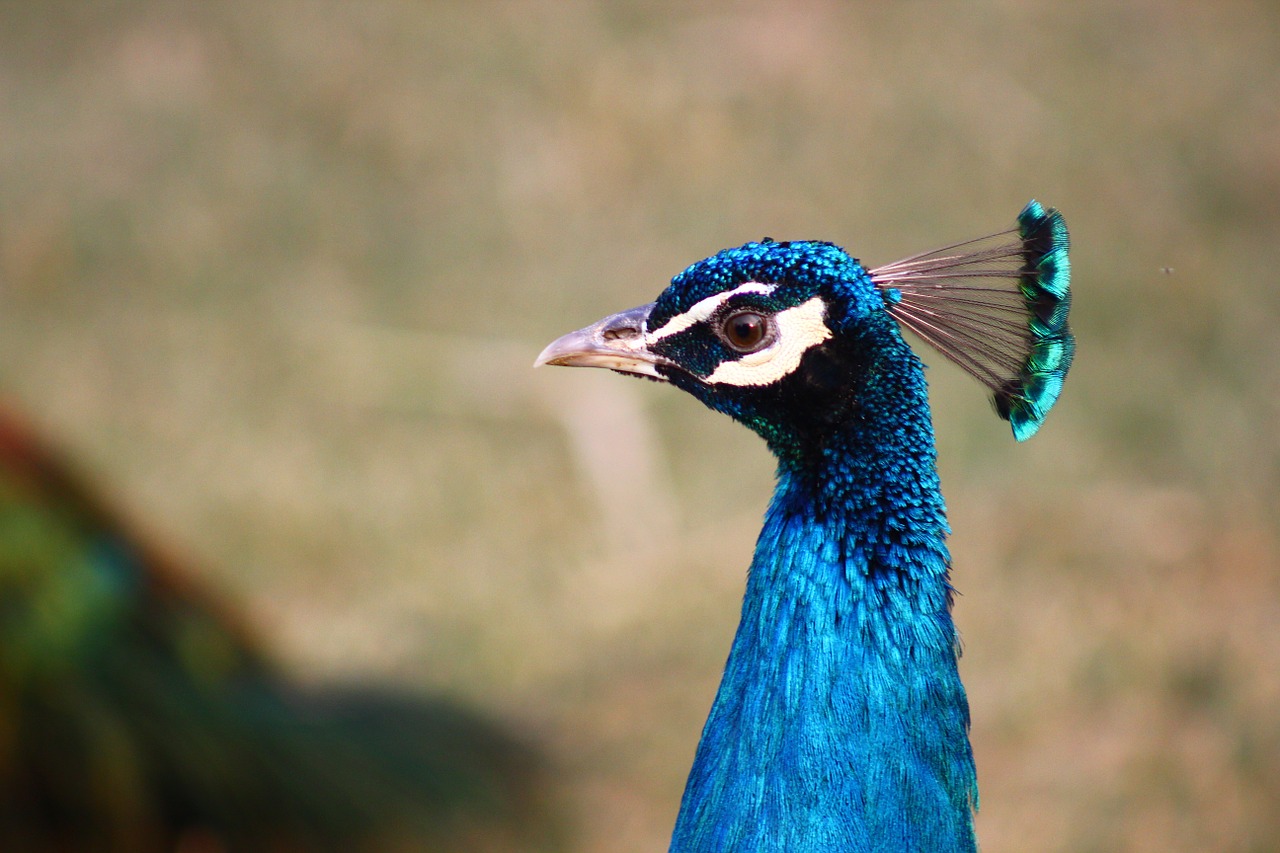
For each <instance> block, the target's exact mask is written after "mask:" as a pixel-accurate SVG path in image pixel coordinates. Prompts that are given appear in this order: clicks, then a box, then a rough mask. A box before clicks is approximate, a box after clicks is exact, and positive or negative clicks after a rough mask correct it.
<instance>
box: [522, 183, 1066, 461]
mask: <svg viewBox="0 0 1280 853" xmlns="http://www.w3.org/2000/svg"><path fill="white" fill-rule="evenodd" d="M1069 244H1070V240H1069V238H1068V235H1067V226H1066V223H1065V222H1064V221H1063V219H1062V214H1060V213H1059V212H1058V211H1057V210H1054V209H1053V208H1048V209H1046V208H1044V207H1042V206H1041V205H1040V204H1039V203H1038V202H1036V201H1034V200H1033V201H1030V202H1028V203H1027V205H1026V207H1024V208H1023V209H1022V212H1021V213H1019V214H1018V218H1017V223H1016V225H1015V226H1014V227H1012V228H1009V229H1006V230H1004V231H998V232H996V233H994V234H988V235H987V236H985V237H978V238H976V239H973V240H965V241H962V242H959V243H953V244H951V245H949V246H944V247H942V248H940V249H935V250H933V251H930V252H921V253H920V254H917V255H912V256H911V257H909V258H905V259H903V260H901V261H895V262H894V263H890V264H885V265H884V266H879V267H875V268H874V269H871V270H866V269H863V267H862V265H861V264H860V263H858V261H856V260H854V259H853V258H852V257H850V256H849V255H848V254H847V253H846V252H845V251H844V250H843V249H840V248H839V247H837V246H834V245H832V244H831V243H821V242H810V241H803V242H791V243H777V242H774V241H773V240H762V241H761V242H759V243H748V244H747V245H745V246H740V247H738V248H736V249H725V250H724V251H723V252H720V253H719V254H716V255H714V256H712V257H710V258H707V259H706V260H704V261H699V262H698V263H696V264H694V265H693V266H691V267H689V268H688V269H687V270H685V271H684V272H682V273H680V275H678V276H676V277H675V278H674V279H672V281H671V286H670V287H668V288H667V289H666V290H665V291H663V292H662V295H661V296H659V297H658V300H657V301H656V302H653V303H651V304H649V305H642V306H640V307H639V308H633V309H632V310H630V311H624V312H622V313H621V314H614V315H613V316H611V317H606V318H604V319H603V320H601V321H600V322H598V323H595V324H593V325H591V326H588V327H586V328H585V329H579V330H578V331H576V332H571V333H570V334H567V335H565V336H564V337H562V338H560V339H559V340H556V341H554V342H553V343H552V344H551V345H550V346H549V347H547V348H546V349H545V350H543V352H542V355H540V356H539V357H538V360H537V362H536V363H535V366H536V365H539V364H562V365H568V366H571V367H607V368H611V369H613V370H617V371H619V372H622V373H630V374H636V375H639V376H647V377H649V378H651V379H657V380H660V381H664V382H670V383H671V384H673V385H676V386H678V387H680V388H683V389H684V390H686V391H688V392H689V393H690V394H693V395H694V396H695V397H697V398H698V399H700V400H702V401H703V402H704V403H706V404H707V405H708V406H711V407H712V408H713V409H717V410H719V411H722V412H725V413H727V414H729V415H732V416H733V417H735V418H737V419H738V420H740V421H742V422H743V423H745V424H747V425H748V426H750V427H751V428H752V429H754V430H755V431H756V432H758V433H760V434H761V435H763V436H764V437H765V439H766V440H767V441H768V442H769V444H770V445H771V446H772V447H773V449H774V450H775V452H777V453H778V454H779V455H780V456H782V457H783V458H784V459H787V458H788V457H791V458H796V454H797V453H799V454H800V456H803V455H804V451H806V449H815V448H816V449H818V450H819V451H822V452H825V442H824V440H823V439H825V438H826V437H827V436H828V435H830V434H831V431H832V428H833V425H834V424H844V425H853V426H854V427H855V428H856V429H859V430H865V429H879V430H880V435H881V437H884V438H889V439H893V438H894V437H895V436H898V437H901V436H902V435H903V434H904V429H905V428H906V427H907V425H908V424H907V422H909V421H913V422H915V423H916V424H917V425H918V424H919V423H920V421H921V417H920V415H921V414H923V415H924V419H925V420H927V404H926V402H925V390H924V379H923V376H922V374H921V371H920V366H919V362H918V361H917V360H916V358H915V356H914V355H913V354H912V353H911V351H910V349H909V348H908V347H907V346H906V344H905V343H904V342H903V340H902V337H901V334H900V333H899V325H901V326H902V327H905V328H907V329H910V330H911V331H912V332H914V333H915V334H916V335H917V336H919V337H920V338H921V339H923V340H924V341H926V342H927V343H929V344H930V345H932V346H933V347H934V348H935V349H937V350H938V351H939V352H940V353H942V354H943V355H944V356H946V357H947V358H948V359H950V360H951V361H952V362H953V363H955V364H956V365H957V366H959V367H960V368H961V369H962V370H964V371H965V372H967V373H968V374H969V375H971V376H972V377H973V378H974V379H976V380H978V382H980V383H982V384H983V385H984V386H986V388H987V390H988V391H989V392H990V393H991V400H992V403H993V404H994V405H995V409H996V413H997V414H999V415H1000V417H1001V418H1003V419H1005V420H1007V421H1009V423H1010V425H1011V426H1012V427H1013V435H1014V437H1015V438H1017V439H1018V440H1019V441H1022V440H1024V439H1027V438H1030V437H1031V436H1032V435H1034V434H1035V433H1036V431H1037V430H1038V429H1039V428H1040V425H1041V424H1042V423H1043V422H1044V419H1045V416H1046V415H1047V414H1048V413H1049V410H1050V409H1051V408H1052V407H1053V405H1054V403H1055V402H1056V401H1057V399H1058V395H1059V393H1060V392H1061V391H1062V383H1063V380H1064V379H1065V378H1066V375H1067V371H1068V369H1070V367H1071V362H1072V358H1073V356H1074V354H1075V337H1074V336H1073V335H1072V334H1071V329H1070V327H1069V325H1068V322H1067V315H1068V312H1069V311H1070V308H1071V263H1070V260H1069V258H1068V251H1069ZM873 422H874V423H873ZM907 431H909V430H907ZM815 439H816V443H815Z"/></svg>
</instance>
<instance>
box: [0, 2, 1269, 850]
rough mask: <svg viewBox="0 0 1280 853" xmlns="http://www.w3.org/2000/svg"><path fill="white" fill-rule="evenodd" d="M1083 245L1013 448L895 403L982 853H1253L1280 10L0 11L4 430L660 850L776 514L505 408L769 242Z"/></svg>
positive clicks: (565, 399)
mask: <svg viewBox="0 0 1280 853" xmlns="http://www.w3.org/2000/svg"><path fill="white" fill-rule="evenodd" d="M1033 196H1034V197H1036V198H1038V199H1040V200H1041V201H1043V202H1044V203H1046V204H1051V205H1054V206H1057V207H1059V208H1060V209H1061V210H1062V211H1063V212H1064V213H1065V214H1066V217H1067V221H1068V224H1069V226H1070V228H1071V233H1072V239H1073V254H1072V260H1073V266H1074V272H1075V276H1074V278H1075V281H1074V285H1075V306H1074V319H1073V325H1074V327H1075V329H1076V332H1077V335H1078V339H1079V355H1078V359H1077V362H1076V365H1075V367H1074V368H1073V371H1072V374H1071V376H1070V378H1069V380H1068V383H1067V386H1066V390H1065V393H1064V394H1063V397H1062V400H1061V402H1060V403H1059V407H1058V409H1057V410H1056V411H1055V412H1054V414H1053V416H1052V417H1051V418H1050V419H1049V422H1048V424H1047V426H1046V428H1045V429H1044V430H1043V432H1042V433H1041V434H1040V435H1039V436H1037V437H1036V438H1035V439H1034V440H1033V441H1031V442H1030V443H1028V444H1026V445H1023V446H1018V445H1015V443H1014V442H1013V441H1012V439H1011V438H1010V437H1009V435H1008V429H1007V426H1006V425H1004V424H1002V423H1000V422H999V421H997V420H996V419H995V418H994V416H992V414H991V412H990V409H989V405H988V404H987V403H986V402H985V401H984V400H983V393H982V392H981V389H980V388H979V387H978V386H977V385H976V384H974V383H973V382H971V381H970V380H968V379H967V378H966V377H964V376H963V374H961V373H959V372H958V371H957V370H955V369H952V368H951V367H949V366H948V365H945V364H943V363H941V362H942V360H941V358H939V357H937V356H934V355H933V354H932V353H926V357H927V360H928V361H929V362H930V363H931V364H933V365H934V369H933V370H932V371H931V373H930V379H931V384H932V390H933V399H934V410H935V419H936V422H937V427H938V434H939V445H940V447H939V451H940V456H941V466H942V474H943V484H944V488H945V491H946V494H947V497H948V502H949V505H950V508H951V515H952V525H953V527H954V528H955V531H956V533H955V536H954V537H953V540H952V544H953V556H954V564H955V583H956V585H957V586H958V587H959V589H960V590H961V592H962V593H963V596H962V597H961V598H960V599H959V602H958V605H957V620H958V622H959V625H960V628H961V631H962V632H963V635H964V637H965V642H966V654H965V657H964V659H963V661H962V671H963V674H964V677H965V680H966V683H967V685H968V687H969V691H970V698H971V702H972V705H973V714H974V728H973V739H974V747H975V751H976V754H977V760H978V768H979V777H980V782H981V787H982V797H983V800H982V802H983V806H982V810H981V812H980V813H979V816H978V828H979V834H980V837H981V839H982V843H983V849H984V850H985V851H987V853H1002V851H1120V850H1123V851H1176V850H1188V851H1190V850H1206V849H1212V850H1219V851H1269V850H1275V849H1280V429H1277V426H1276V424H1277V422H1278V421H1280V334H1277V328H1280V286H1278V285H1277V282H1276V270H1278V269H1280V8H1278V7H1276V6H1275V4H1271V3H1247V2H1229V3H1217V4H1212V5H1210V4H1201V3H1194V2H1145V3H1105V2H1081V3H1074V4H1064V3H1058V4H1024V3H1014V2H983V3H927V2H913V3H902V4H892V5H890V4H883V5H881V4H845V3H838V2H825V3H824V2H791V3H768V4H766V3H760V4H750V3H701V4H685V3H636V2H618V3H608V4H604V3H600V4H596V3H588V2H556V3H550V2H545V3H535V2H511V3H487V2H481V3H474V2H465V3H464V2H447V3H446V2H419V3H410V2H379V3H358V4H357V3H342V2H336V0H335V2H301V0H298V1H297V2H295V1H294V0H282V2H272V3H259V2H249V1H248V0H246V2H205V3H196V2H190V3H178V2H145V0H134V2H125V0H121V2H96V3H83V2H41V3H28V2H18V0H4V2H0V392H2V393H3V394H4V395H5V396H6V397H7V398H8V399H10V400H11V401H12V403H13V405H14V406H16V407H18V408H20V409H22V410H24V411H25V412H27V413H28V414H29V415H30V416H31V417H33V418H34V419H35V420H36V421H37V422H38V423H39V424H41V425H42V426H43V428H44V429H45V430H46V431H47V433H48V434H49V435H50V436H51V437H52V438H54V439H56V440H57V441H58V442H60V443H61V444H62V445H63V446H64V447H66V448H68V449H69V450H71V451H73V452H74V453H75V454H76V456H77V457H78V458H79V459H80V460H81V461H82V463H84V465H85V466H86V467H87V468H88V470H89V471H90V472H92V474H93V475H94V478H95V480H96V481H97V482H98V483H100V484H109V485H110V486H111V488H112V490H113V494H114V495H115V496H116V497H117V499H118V500H119V501H120V502H121V503H122V504H123V505H124V506H125V507H126V509H127V510H128V513H129V514H130V515H131V516H132V517H134V518H136V519H138V520H139V521H140V522H141V523H142V526H143V527H144V528H146V529H147V530H149V531H151V532H152V533H153V534H154V535H156V536H157V537H158V538H160V539H161V540H163V541H164V542H166V543H167V544H169V545H171V546H173V547H177V548H179V549H181V550H182V551H183V552H184V553H187V554H190V555H192V558H193V560H194V562H195V564H196V565H198V566H200V567H201V573H202V575H204V576H207V577H208V578H209V579H210V582H211V583H213V584H214V585H216V586H217V587H218V588H220V589H222V590H224V591H227V592H228V593H229V594H230V595H231V597H232V598H233V599H234V600H236V601H238V602H240V603H241V604H243V606H244V607H245V608H246V609H247V610H248V612H249V613H250V614H251V618H252V621H253V623H254V624H255V625H256V626H257V627H258V629H259V632H260V634H261V635H262V636H263V637H264V638H265V641H266V643H267V644H268V646H269V647H270V648H271V649H272V651H273V652H275V653H276V654H277V655H278V656H279V657H280V658H281V659H282V660H284V661H285V662H286V663H287V664H288V665H289V666H290V667H291V668H292V669H293V670H294V671H296V672H298V673H300V674H301V675H302V676H304V677H306V678H309V679H324V678H332V677H347V676H358V677H362V678H370V679H380V680H383V681H387V682H391V683H396V684H401V685H404V686H407V687H410V688H412V689H415V690H423V691H443V692H447V693H450V694H452V695H455V696H459V697H462V698H463V699H465V700H466V701H468V702H470V703H472V704H474V705H476V706H479V707H482V708H485V709H487V710H489V711H491V712H493V713H495V714H497V715H500V716H501V717H503V718H505V719H507V720H509V721H511V722H512V723H513V724H514V725H516V726H518V727H519V728H521V729H522V730H524V731H527V732H529V733H531V734H532V735H533V736H534V737H535V738H536V739H537V740H538V741H539V742H541V743H543V744H544V745H545V747H546V748H547V749H548V750H549V751H550V753H551V754H552V755H553V757H554V759H555V761H556V764H557V767H558V776H559V778H561V779H562V780H563V788H564V791H563V794H564V796H565V799H566V801H567V802H568V803H569V807H570V809H571V812H572V819H573V821H574V827H575V833H574V834H575V837H576V838H577V839H578V841H579V846H578V848H577V849H578V850H581V851H631V850H636V851H639V850H656V849H665V844H666V839H667V837H668V834H669V832H670V827H671V824H672V822H673V820H674V816H675V811H676V807H677V804H678V801H679V796H680V793H681V790H682V786H683V783H684V776H685V773H686V771H687V769H688V766H689V763H690V761H691V758H692V754H693V747H694V744H695V742H696V739H697V736H698V734H699V730H700V727H701V724H702V720H703V716H704V714H705V712H706V709H707V707H708V706H709V703H710V700H711V695H712V693H713V691H714V688H715V685H716V683H717V681H718V677H719V671H720V667H721V664H722V663H723V659H724V655H725V653H726V651H727V649H728V644H729V640H730V637H731V634H732V630H733V627H734V625H735V622H736V618H737V612H738V604H739V598H740V595H741V586H742V576H743V572H744V569H745V566H746V564H747V561H748V559H749V556H750V551H751V547H752V544H753V539H754V535H755V532H756V530H757V529H758V524H759V519H760V515H761V512H762V510H763V508H764V505H765V502H766V500H767V496H768V493H769V490H770V484H771V479H772V465H771V460H770V458H769V457H768V454H767V452H766V451H765V449H764V447H763V445H762V444H761V443H760V442H758V440H756V439H755V438H754V437H753V436H751V435H749V434H748V433H747V431H746V430H744V429H741V428H740V427H737V426H735V425H734V424H732V423H730V422H729V421H728V420H726V419H723V418H720V417H718V416H716V415H713V414H712V413H710V412H707V411H705V410H703V409H702V408H701V407H700V406H698V405H697V404H696V403H694V402H692V401H691V400H688V399H686V398H684V396H683V395H680V394H678V393H677V392H675V391H673V390H671V389H669V388H661V387H658V386H656V385H651V384H649V383H640V382H631V381H626V380H623V379H621V378H619V377H615V376H610V375H607V374H599V375H597V374H596V372H588V371H572V372H571V371H550V370H547V371H539V372H537V373H534V372H533V371H531V370H530V369H529V366H530V364H531V363H532V360H533V358H534V356H535V355H536V354H537V352H538V351H539V350H540V349H541V347H542V346H543V345H544V344H545V343H546V342H547V341H549V340H550V339H551V338H553V337H555V336H556V335H559V334H560V333H562V332H564V331H568V330H569V329H572V328H576V327H578V326H580V325H584V324H585V323H587V322H589V321H592V320H595V319H596V318H598V317H599V316H601V315H603V314H605V313H608V312H612V311H615V310H619V309H622V308H627V307H630V306H632V305H635V304H638V303H640V302H645V301H648V300H650V299H652V298H653V297H654V296H655V295H656V294H657V293H658V291H659V290H660V289H661V288H662V287H663V285H664V283H665V282H666V280H667V279H668V278H669V277H670V276H671V275H672V274H674V273H676V272H678V271H679V270H680V269H682V268H683V267H684V266H685V265H687V264H688V263H690V262H692V261H695V260H698V259H699V258H702V257H704V256H706V255H708V254H710V253H712V252H714V251H716V250H718V249H720V248H723V247H725V246H729V245H736V244H739V243H742V242H745V241H747V240H749V239H756V238H760V237H763V236H765V235H769V236H773V237H776V238H778V239H786V238H816V239H831V240H834V241H836V242H838V243H841V244H842V245H844V246H846V247H848V248H849V249H850V251H851V252H853V253H854V254H855V255H857V256H859V257H861V258H863V259H865V260H866V261H867V262H869V263H882V262H886V261H889V260H892V259H894V258H896V257H898V256H902V255H905V254H909V253H911V252H914V251H918V250H921V249H926V248H930V247H932V246H934V245H938V244H942V243H945V242H951V241H953V240H957V239H963V238H966V237H970V236H976V235H978V234H981V233H986V232H988V231H994V230H998V229H1000V228H1003V227H1005V226H1006V225H1007V224H1008V223H1010V222H1011V221H1012V218H1013V216H1014V215H1015V214H1016V213H1017V211H1018V210H1019V209H1020V208H1021V206H1022V205H1023V204H1024V203H1025V202H1026V200H1027V199H1028V198H1031V197H1033Z"/></svg>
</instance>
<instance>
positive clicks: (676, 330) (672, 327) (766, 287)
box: [644, 281, 778, 344]
mask: <svg viewBox="0 0 1280 853" xmlns="http://www.w3.org/2000/svg"><path fill="white" fill-rule="evenodd" d="M777 287H778V286H777V285H776V284H761V283H760V282H758V281H749V282H747V283H746V284H742V285H739V286H738V287H735V288H734V289H733V290H726V291H725V292H724V293H717V294H715V295H713V296H708V297H707V298H706V299H702V300H700V301H698V302H695V303H694V304H693V305H692V306H690V308H689V310H688V311H685V312H684V313H683V314H677V315H675V316H674V317H672V318H671V319H670V320H668V321H667V322H666V324H665V325H664V326H662V327H661V328H659V329H654V330H652V331H646V332H645V336H644V337H645V342H646V343H648V344H652V343H653V342H654V341H660V340H662V339H663V338H669V337H671V336H672V335H678V334H680V333H681V332H683V331H684V330H685V329H688V328H691V327H693V326H696V325H697V324H698V323H701V322H703V321H705V320H710V319H711V315H713V314H715V313H716V311H718V310H720V306H721V305H723V304H724V303H725V302H727V301H728V300H729V299H732V298H733V297H735V296H737V295H739V294H741V293H760V294H763V295H766V296H767V295H768V294H770V293H773V291H774V290H776V289H777Z"/></svg>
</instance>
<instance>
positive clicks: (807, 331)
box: [695, 296, 831, 385]
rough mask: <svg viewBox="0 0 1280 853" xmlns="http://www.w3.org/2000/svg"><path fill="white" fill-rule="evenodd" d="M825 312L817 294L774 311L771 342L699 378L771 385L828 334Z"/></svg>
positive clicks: (829, 335)
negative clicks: (789, 306) (776, 311)
mask: <svg viewBox="0 0 1280 853" xmlns="http://www.w3.org/2000/svg"><path fill="white" fill-rule="evenodd" d="M699 304H701V303H699ZM695 307H696V306H695ZM825 316H826V304H825V303H824V302H823V301H822V298H821V297H817V296H815V297H814V298H813V299H810V300H809V301H808V302H802V303H801V304H799V305H797V306H796V307H794V308H788V309H787V310H785V311H779V312H778V313H777V314H775V315H773V321H774V323H776V324H777V338H776V339H775V340H774V342H773V343H772V344H770V345H769V346H767V347H765V348H764V349H762V350H760V351H759V352H750V353H747V354H746V355H744V356H742V357H741V358H738V359H735V360H733V361H725V362H722V363H721V364H720V366H719V367H717V368H716V369H715V370H713V371H712V372H711V375H710V376H708V377H706V378H705V379H703V380H702V381H703V382H706V383H708V384H710V385H772V384H773V383H774V382H777V381H778V380H779V379H781V378H783V377H784V376H786V375H787V374H788V373H790V372H791V371H793V370H795V369H796V368H797V367H799V366H800V359H801V358H803V357H804V354H805V353H806V352H808V351H809V350H810V349H811V348H813V347H816V346H817V345H818V344H820V343H822V342H823V341H825V340H827V339H828V338H830V337H831V330H830V329H828V328H827V324H826V323H825V322H823V317H825Z"/></svg>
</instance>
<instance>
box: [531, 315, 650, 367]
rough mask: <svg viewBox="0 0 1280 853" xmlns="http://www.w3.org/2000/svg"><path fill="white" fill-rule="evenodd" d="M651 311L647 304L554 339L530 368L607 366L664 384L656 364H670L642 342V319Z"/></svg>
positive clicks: (643, 323) (643, 322)
mask: <svg viewBox="0 0 1280 853" xmlns="http://www.w3.org/2000/svg"><path fill="white" fill-rule="evenodd" d="M652 309H653V303H652V302H650V303H649V304H648V305H641V306H640V307H639V308H632V309H631V310H630V311H623V312H621V313H620V314H613V315H611V316H608V317H605V318H604V319H603V320H600V321H599V322H596V323H592V324H591V325H590V326H587V327H586V328H585V329H579V330H578V331H576V332H570V333H569V334H567V335H565V336H563V337H560V338H556V339H555V340H554V341H552V342H551V344H550V345H549V346H548V347H547V348H546V349H544V350H543V351H542V354H541V355H540V356H538V360H537V361H535V362H534V363H533V366H534V367H541V366H542V365H544V364H557V365H560V366H562V367H607V368H609V369H610V370H617V371H620V372H622V373H638V374H640V375H641V376H649V377H652V378H653V379H660V380H663V381H666V377H665V376H663V375H662V374H661V373H659V372H658V365H672V362H671V361H670V360H668V359H666V358H663V357H662V356H660V355H657V354H655V353H652V352H650V351H649V349H648V348H647V347H646V346H645V342H644V329H645V320H646V319H647V318H648V317H649V311H650V310H652Z"/></svg>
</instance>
